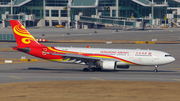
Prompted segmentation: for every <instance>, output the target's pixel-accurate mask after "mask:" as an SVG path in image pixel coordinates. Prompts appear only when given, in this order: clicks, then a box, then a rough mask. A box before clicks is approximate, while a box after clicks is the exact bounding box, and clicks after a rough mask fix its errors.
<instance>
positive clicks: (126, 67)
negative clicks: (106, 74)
mask: <svg viewBox="0 0 180 101" xmlns="http://www.w3.org/2000/svg"><path fill="white" fill-rule="evenodd" d="M117 68H122V69H129V66H128V65H124V66H117Z"/></svg>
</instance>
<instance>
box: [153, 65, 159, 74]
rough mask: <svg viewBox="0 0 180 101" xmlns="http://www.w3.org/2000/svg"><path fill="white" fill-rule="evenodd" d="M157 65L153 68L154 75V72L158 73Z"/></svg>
mask: <svg viewBox="0 0 180 101" xmlns="http://www.w3.org/2000/svg"><path fill="white" fill-rule="evenodd" d="M157 67H158V66H157V65H156V66H155V69H154V72H155V73H156V72H158V70H157Z"/></svg>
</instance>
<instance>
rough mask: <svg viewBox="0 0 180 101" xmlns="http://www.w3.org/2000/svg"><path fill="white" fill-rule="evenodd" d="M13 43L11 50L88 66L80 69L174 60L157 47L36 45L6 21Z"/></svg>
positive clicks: (21, 29)
mask: <svg viewBox="0 0 180 101" xmlns="http://www.w3.org/2000/svg"><path fill="white" fill-rule="evenodd" d="M10 23H11V26H12V30H13V32H14V35H15V38H16V42H17V46H15V47H13V49H15V50H18V51H21V52H24V53H27V54H30V55H33V56H36V57H39V58H42V59H46V60H49V61H55V62H65V63H76V64H84V65H88V68H84V69H83V71H95V70H97V71H100V70H115V69H116V68H125V69H128V68H129V66H155V69H154V71H155V72H157V67H158V66H159V65H164V64H168V63H171V62H173V61H175V58H174V57H172V56H171V55H170V54H168V53H166V52H162V51H157V50H139V49H138V50H137V49H104V48H90V47H89V46H88V48H74V47H47V46H45V45H42V44H40V43H39V42H37V41H36V39H35V38H34V37H33V36H32V35H31V34H30V33H29V32H28V31H27V30H26V28H25V27H24V26H23V25H22V24H21V23H20V22H19V21H17V20H11V21H10Z"/></svg>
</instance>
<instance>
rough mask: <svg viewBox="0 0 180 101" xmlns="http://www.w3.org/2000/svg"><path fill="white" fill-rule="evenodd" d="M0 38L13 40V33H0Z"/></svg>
mask: <svg viewBox="0 0 180 101" xmlns="http://www.w3.org/2000/svg"><path fill="white" fill-rule="evenodd" d="M0 40H9V41H11V40H12V41H13V40H15V37H14V34H0Z"/></svg>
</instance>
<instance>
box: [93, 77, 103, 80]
mask: <svg viewBox="0 0 180 101" xmlns="http://www.w3.org/2000/svg"><path fill="white" fill-rule="evenodd" d="M91 79H95V80H99V81H106V80H104V79H98V78H94V77H91Z"/></svg>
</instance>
